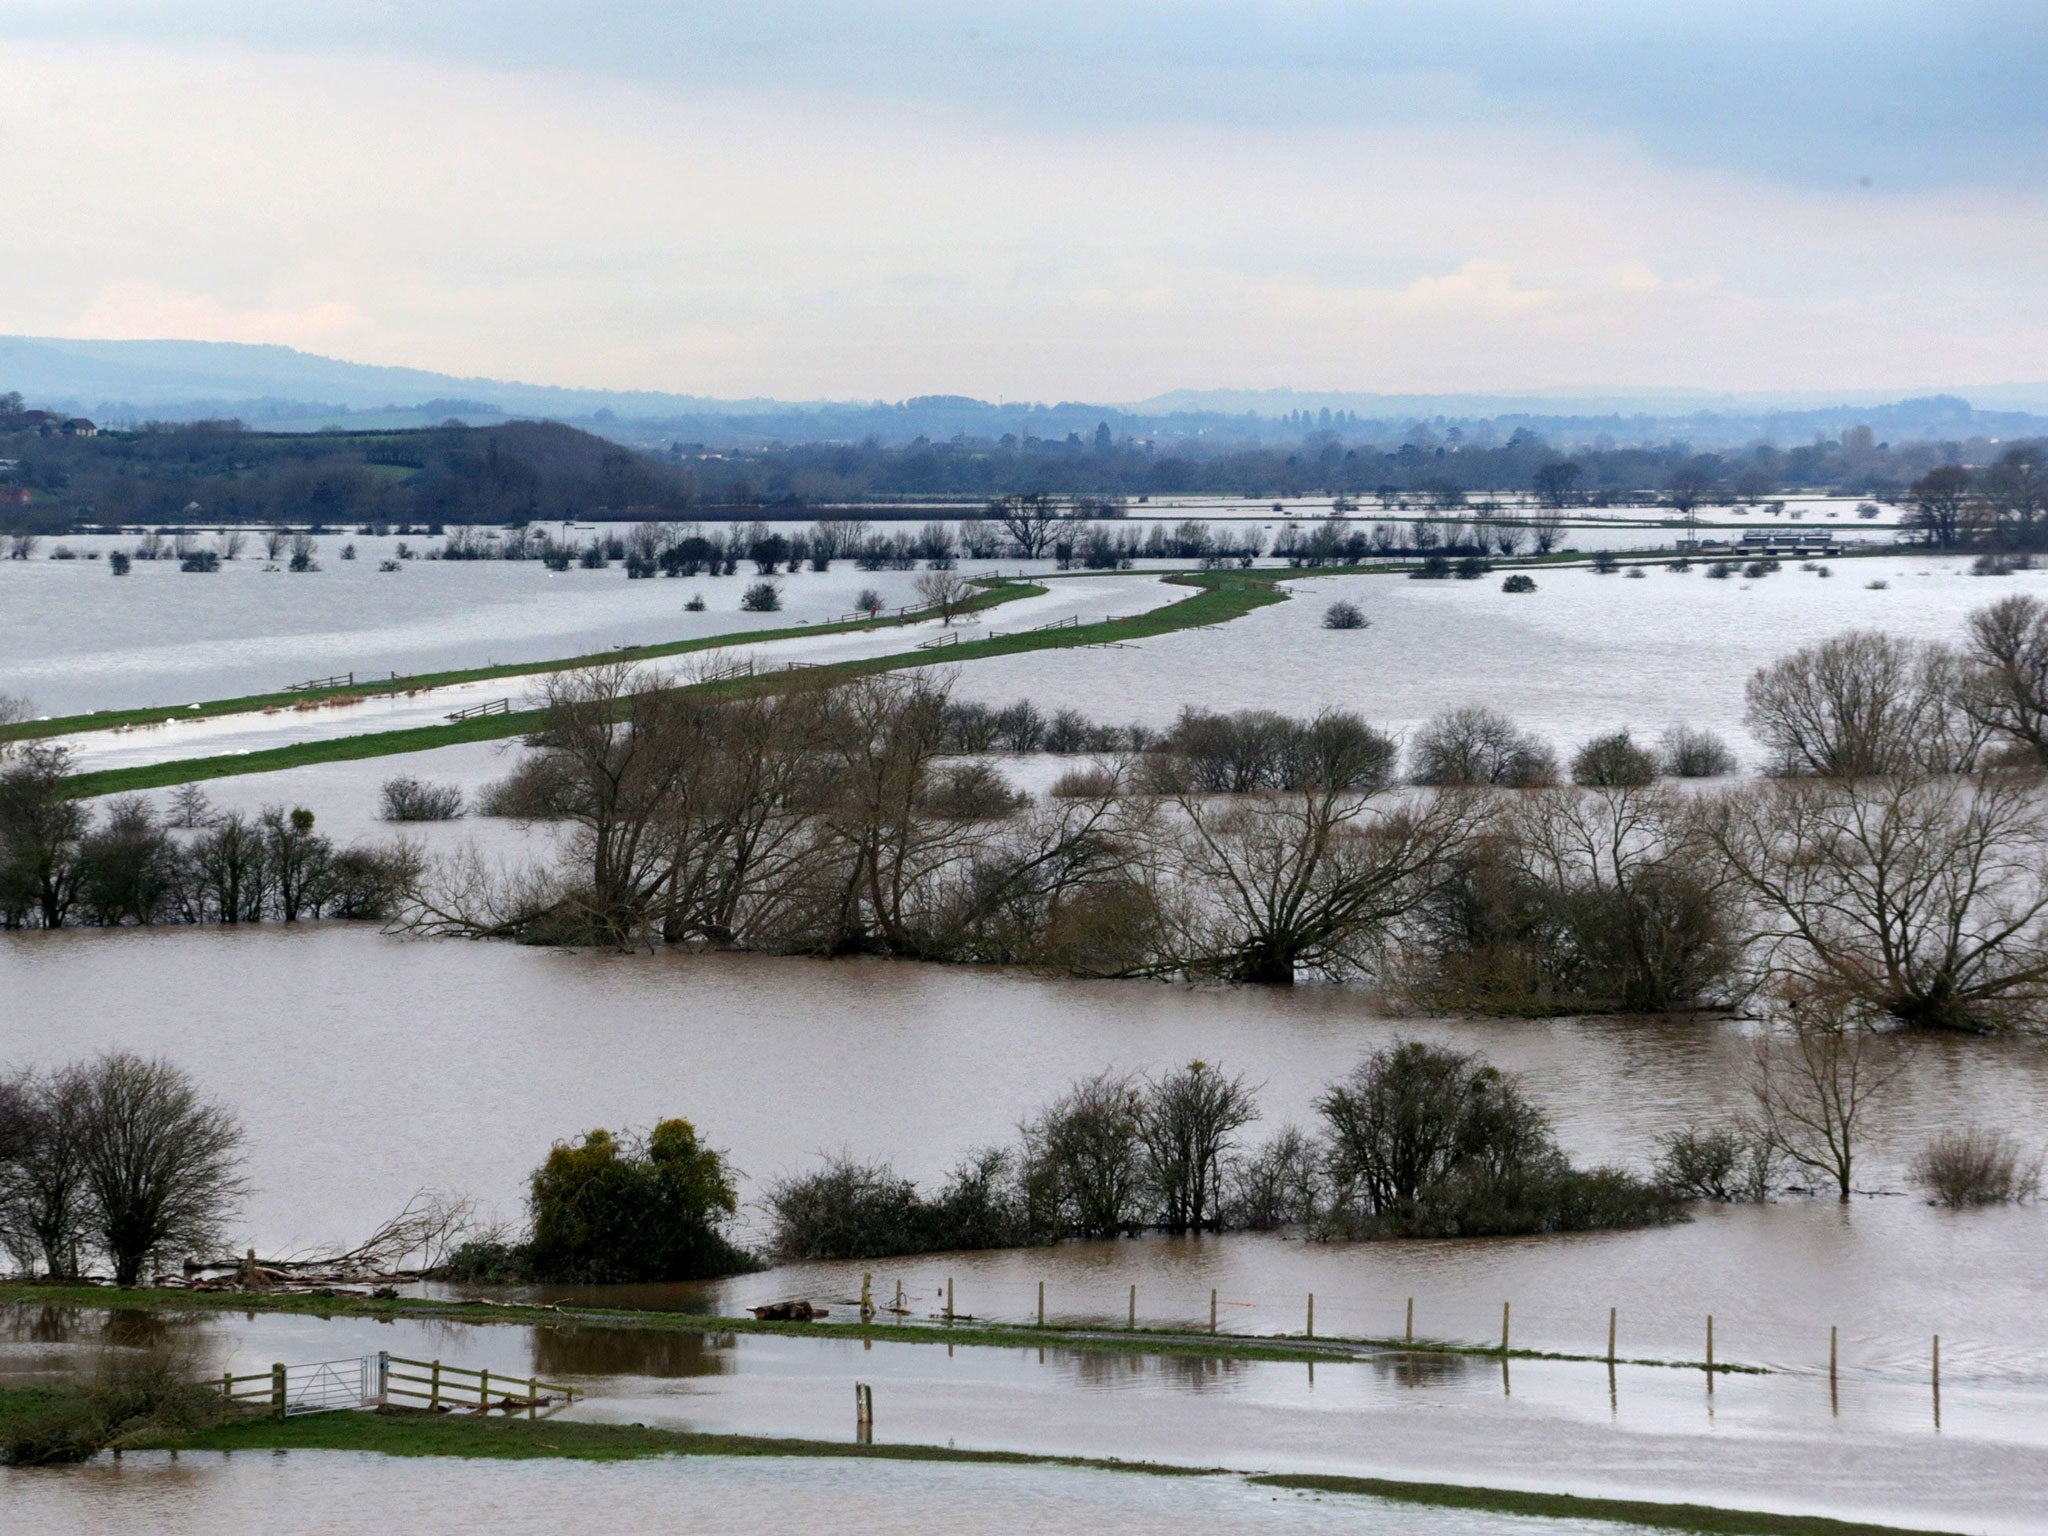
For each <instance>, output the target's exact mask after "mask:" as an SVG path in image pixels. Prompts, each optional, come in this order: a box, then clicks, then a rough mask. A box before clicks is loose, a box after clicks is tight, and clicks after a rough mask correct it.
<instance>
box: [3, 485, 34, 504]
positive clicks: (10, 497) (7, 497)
mask: <svg viewBox="0 0 2048 1536" xmlns="http://www.w3.org/2000/svg"><path fill="white" fill-rule="evenodd" d="M28 502H29V491H28V487H27V486H25V485H0V507H25V506H27V505H28Z"/></svg>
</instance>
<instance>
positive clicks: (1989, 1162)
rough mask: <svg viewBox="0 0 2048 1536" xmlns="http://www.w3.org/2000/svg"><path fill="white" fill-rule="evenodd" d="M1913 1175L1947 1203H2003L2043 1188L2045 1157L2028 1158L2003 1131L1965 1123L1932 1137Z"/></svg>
mask: <svg viewBox="0 0 2048 1536" xmlns="http://www.w3.org/2000/svg"><path fill="white" fill-rule="evenodd" d="M1913 1177H1914V1178H1915V1179H1916V1180H1917V1181H1918V1182H1919V1184H1920V1186H1921V1188H1923V1189H1925V1190H1926V1191H1927V1192H1928V1193H1929V1194H1931V1195H1933V1196H1934V1198H1935V1200H1936V1201H1937V1202H1939V1203H1940V1204H1942V1205H1947V1206H1957V1207H1960V1206H1966V1205H2002V1204H2004V1203H2005V1202H2006V1201H2008V1200H2025V1199H2028V1198H2030V1197H2032V1196H2033V1195H2034V1194H2035V1193H2036V1192H2037V1191H2038V1190H2039V1189H2040V1185H2041V1160H2040V1159H2039V1158H2035V1159H2034V1160H2033V1161H2031V1162H2029V1161H2028V1160H2027V1159H2026V1157H2025V1155H2024V1154H2023V1153H2022V1152H2021V1150H2020V1145H2019V1142H2018V1141H2016V1140H2015V1139H2014V1138H2013V1137H2012V1136H2010V1135H2007V1134H2006V1133H2004V1132H2002V1131H1989V1130H1985V1129H1984V1128H1983V1127H1981V1126H1974V1125H1973V1126H1965V1127H1963V1128H1961V1129H1959V1130H1950V1131H1944V1132H1942V1133H1941V1134H1940V1135H1939V1136H1937V1137H1935V1138H1934V1140H1933V1141H1931V1142H1929V1143H1928V1144H1927V1146H1926V1147H1925V1148H1924V1149H1923V1150H1922V1151H1921V1153H1920V1155H1919V1156H1918V1157H1917V1158H1915V1159H1914V1160H1913Z"/></svg>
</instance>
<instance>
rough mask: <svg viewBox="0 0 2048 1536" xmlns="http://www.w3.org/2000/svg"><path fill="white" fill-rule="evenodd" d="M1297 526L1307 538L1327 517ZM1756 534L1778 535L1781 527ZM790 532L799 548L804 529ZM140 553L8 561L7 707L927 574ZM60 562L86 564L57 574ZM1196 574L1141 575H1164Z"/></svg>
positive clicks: (606, 643)
mask: <svg viewBox="0 0 2048 1536" xmlns="http://www.w3.org/2000/svg"><path fill="white" fill-rule="evenodd" d="M1214 510H1215V513H1216V515H1217V520H1218V522H1219V523H1222V524H1227V523H1229V522H1231V521H1233V520H1236V519H1233V518H1232V517H1231V515H1230V513H1231V511H1232V510H1233V509H1231V508H1229V507H1219V508H1217V509H1214ZM1300 510H1301V511H1302V513H1303V514H1304V516H1303V517H1298V518H1296V519H1295V521H1298V522H1299V521H1310V520H1312V518H1309V517H1307V515H1306V514H1308V513H1310V512H1312V511H1316V510H1322V509H1320V508H1314V507H1309V506H1304V507H1302V508H1301V509H1300ZM1134 512H1135V517H1136V519H1151V520H1157V519H1158V518H1160V517H1162V516H1168V515H1173V516H1181V515H1189V514H1187V513H1180V514H1168V513H1165V512H1164V511H1162V510H1159V509H1152V508H1137V509H1134ZM1195 515H1209V514H1207V513H1200V514H1195ZM1250 515H1251V516H1253V517H1256V518H1263V522H1262V524H1261V526H1262V528H1263V527H1270V528H1273V529H1275V530H1277V529H1278V528H1280V527H1281V526H1283V524H1284V523H1285V521H1286V519H1284V518H1276V517H1274V516H1273V515H1272V514H1271V513H1270V511H1264V512H1261V511H1259V510H1258V509H1251V510H1250ZM1820 515H1821V514H1819V513H1818V512H1816V513H1815V516H1816V517H1818V516H1820ZM1375 520H1376V519H1374V518H1372V517H1371V516H1370V515H1367V514H1361V515H1360V516H1359V517H1358V518H1356V519H1355V521H1357V522H1358V523H1360V524H1362V525H1363V524H1369V523H1371V522H1373V521H1375ZM1396 520H1398V519H1396ZM1756 521H1757V522H1758V525H1759V526H1765V525H1768V526H1769V527H1771V528H1773V529H1776V528H1778V527H1779V523H1778V522H1777V520H1774V519H1758V520H1756ZM1603 523H1606V524H1614V523H1615V520H1614V519H1613V518H1611V517H1609V516H1607V515H1606V514H1602V515H1601V516H1600V517H1599V519H1597V520H1596V521H1591V522H1586V523H1584V524H1583V525H1582V524H1581V523H1579V522H1578V521H1574V522H1573V523H1572V524H1571V525H1570V527H1569V531H1568V534H1567V537H1566V544H1567V545H1568V546H1569V547H1572V548H1575V549H1580V550H1584V551H1586V552H1589V553H1590V552H1591V551H1593V550H1598V549H1620V550H1627V549H1640V548H1644V547H1659V546H1668V545H1669V544H1670V543H1671V541H1672V540H1673V539H1674V538H1675V537H1677V533H1676V532H1675V531H1674V530H1671V529H1666V528H1657V527H1648V528H1636V527H1631V526H1629V525H1628V522H1627V519H1626V518H1625V517H1623V519H1622V520H1621V521H1620V522H1619V523H1618V524H1615V525H1613V526H1602V525H1601V524H1603ZM777 526H778V527H782V528H783V529H784V531H786V532H787V531H791V530H793V529H794V528H796V527H798V526H801V525H796V524H778V525H777ZM889 526H892V527H893V526H897V525H893V524H892V525H889ZM902 526H915V525H911V524H905V525H902ZM1731 526H1733V525H1731ZM1741 526H1744V527H1747V526H1748V524H1747V522H1745V523H1743V524H1742V525H1741ZM1786 526H1790V525H1789V524H1787V525H1786ZM1831 526H1834V525H1831ZM1835 531H1836V532H1837V533H1838V535H1839V536H1842V537H1844V538H1854V537H1857V536H1859V535H1862V536H1867V537H1872V538H1877V539H1880V540H1882V539H1888V537H1889V533H1888V531H1879V530H1873V529H1871V528H1870V527H1869V526H1868V525H1864V524H1860V523H1856V524H1848V523H1845V524H1841V525H1839V526H1838V527H1836V528H1835ZM586 536H587V535H584V534H581V533H578V534H576V535H574V537H577V538H582V537H586ZM135 542H136V541H135V538H134V537H133V536H123V537H113V536H102V535H79V536H66V537H64V538H61V539H58V538H52V539H48V540H45V541H44V542H43V545H42V547H41V548H40V549H39V550H38V552H37V556H36V558H34V559H30V560H22V561H16V560H8V561H0V656H4V657H5V658H6V665H5V671H4V672H0V692H7V693H12V694H19V695H23V696H26V697H27V698H29V699H30V700H31V701H32V702H33V703H34V705H35V707H36V709H37V711H38V712H39V713H42V714H49V715H64V714H74V713H83V712H85V711H88V710H96V709H120V708H131V707H140V706H150V705H174V704H187V703H191V702H193V701H194V700H200V699H213V698H232V697H237V696H240V695H244V694H250V693H268V692H272V691H275V690H276V689H279V688H282V687H284V686H286V685H287V684H290V683H295V682H301V681H304V680H306V679H309V678H315V677H328V676H334V675H339V674H341V673H345V672H355V673H356V674H358V675H359V676H363V677H380V676H383V675H385V674H386V673H389V672H393V671H396V672H402V673H411V672H428V671H439V670H444V669H449V668H457V667H472V666H481V665H490V664H497V663H507V662H521V661H533V662H540V661H548V660H553V659H555V658H557V657H561V656H573V655H579V654H588V653H593V652H598V651H603V650H606V649H609V648H612V647H616V646H625V645H647V644H656V643H659V642H663V641H673V640H684V639H691V638H694V637H698V636H704V635H712V634H722V633H727V632H731V633H735V634H740V633H744V632H745V631H747V630H751V629H775V628H784V627H788V626H793V625H797V624H800V623H818V622H821V621H824V620H829V619H832V618H836V617H839V616H840V615H842V614H844V613H846V612H847V611H848V610H850V609H851V608H852V607H853V604H854V599H855V597H856V595H857V594H858V593H859V592H860V591H861V590H862V589H863V588H873V589H874V590H875V591H877V592H878V593H880V594H881V596H882V598H883V601H884V602H885V603H887V604H889V605H891V606H894V605H897V604H902V603H910V602H913V601H914V600H915V594H914V592H913V586H914V584H915V582H916V579H917V573H915V572H912V571H862V570H859V569H857V568H856V567H855V566H854V565H853V563H852V562H851V561H846V560H841V561H839V562H837V563H836V564H835V566H834V568H833V569H832V570H831V571H829V572H822V573H820V572H810V571H805V572H799V573H795V574H788V575H783V576H779V577H777V578H776V583H777V585H778V586H779V587H780V588H781V591H782V600H783V606H782V609H781V611H779V612H777V613H746V612H743V611H741V610H740V607H739V602H740V594H741V593H742V592H743V591H744V590H745V589H746V588H747V587H748V586H749V585H751V584H752V582H753V580H755V579H756V578H754V577H752V576H751V575H747V574H742V575H739V576H734V577H689V578H682V579H677V580H669V579H665V578H655V579H653V580H647V581H633V580H629V579H627V577H626V574H625V571H624V568H623V567H622V566H620V565H613V566H611V567H610V568H608V569H605V570H595V571H587V570H583V569H581V568H574V569H571V570H567V571H559V572H558V571H550V570H548V569H547V568H546V567H545V566H543V565H542V564H541V563H540V562H539V561H537V560H525V561H498V560H475V561H438V560H420V559H414V560H408V561H405V562H403V564H402V568H401V569H400V570H398V571H394V572H386V571H382V570H380V569H379V566H380V564H381V563H382V562H383V561H384V560H386V559H387V558H391V557H392V556H394V554H395V552H396V550H397V548H398V545H399V544H400V543H405V544H408V545H409V546H410V547H411V548H412V549H413V550H414V551H415V552H419V551H422V550H425V549H430V548H433V547H435V546H436V545H437V544H438V542H439V541H437V540H431V539H422V538H417V537H415V538H411V539H406V540H400V539H398V538H396V537H388V538H377V537H373V536H371V535H367V534H363V535H356V534H343V533H335V534H323V535H321V537H320V540H319V544H320V551H319V554H318V556H317V558H318V560H319V563H320V569H318V570H317V571H312V572H304V573H298V574H294V573H292V572H289V571H285V570H282V569H279V568H277V567H276V565H275V564H273V563H272V562H267V561H265V560H264V559H263V558H262V549H261V540H260V538H258V537H253V536H252V538H251V540H250V545H249V548H248V549H247V550H245V551H244V553H243V555H242V556H241V558H239V559H237V560H234V561H230V562H226V563H224V564H223V565H222V566H221V568H220V570H219V571H217V572H215V573H213V574H210V575H203V576H202V575H192V574H188V573H186V572H183V571H180V570H179V569H178V564H177V562H176V561H175V560H159V561H138V562H136V564H135V566H134V567H133V569H132V570H131V571H130V572H129V574H128V575H127V576H125V577H122V578H120V579H118V580H116V579H112V578H110V577H109V575H108V568H107V563H106V559H105V556H106V554H107V552H108V551H110V550H114V549H130V548H132V547H133V546H134V544H135ZM201 544H202V546H203V547H211V539H210V537H205V536H202V539H201ZM60 545H61V546H63V547H65V548H68V549H70V550H71V551H72V552H73V553H74V554H75V555H77V556H79V558H75V559H69V560H53V559H50V558H47V557H48V556H49V554H50V553H51V552H52V551H54V550H55V549H56V548H58V547H59V546H60ZM344 545H353V546H354V547H355V549H356V552H357V557H356V558H355V559H353V560H344V559H342V558H341V556H340V552H341V549H342V547H343V546H344ZM87 554H94V555H97V556H98V557H99V558H96V559H88V558H84V556H86V555H87ZM1268 563H1271V562H1268ZM1185 564H1186V562H1185V561H1143V562H1140V565H1141V566H1142V567H1156V568H1168V567H1176V566H1184V565H1185ZM266 565H269V566H270V567H271V568H270V569H267V570H266V569H265V567H266ZM959 569H960V571H961V573H962V574H964V575H969V576H972V575H978V574H983V573H985V572H989V571H995V570H1001V571H1006V572H1010V573H1017V572H1020V571H1023V570H1026V569H1029V570H1031V571H1033V572H1036V573H1046V574H1049V573H1051V572H1052V571H1053V569H1054V566H1053V563H1052V562H1051V561H1038V562H1030V563H1026V562H1020V561H1018V560H1017V559H1015V558H1010V559H1006V560H1001V561H971V560H964V561H962V562H961V563H960V566H959ZM1483 585H1488V586H1492V585H1497V583H1483ZM692 596H701V597H702V598H703V599H704V601H705V604H706V608H705V611H703V612H701V613H691V612H688V611H686V610H685V609H684V607H683V605H684V603H685V602H686V601H687V600H688V599H689V598H691V597H692Z"/></svg>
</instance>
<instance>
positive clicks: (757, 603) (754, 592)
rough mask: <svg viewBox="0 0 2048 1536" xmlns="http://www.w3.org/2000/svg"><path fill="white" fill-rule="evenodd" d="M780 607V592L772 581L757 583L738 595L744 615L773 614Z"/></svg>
mask: <svg viewBox="0 0 2048 1536" xmlns="http://www.w3.org/2000/svg"><path fill="white" fill-rule="evenodd" d="M781 607H782V590H781V589H780V588H779V587H777V586H776V585H775V583H774V582H772V581H757V582H755V583H754V584H753V585H752V586H750V587H748V588H747V590H746V591H745V592H743V593H741V594H740V608H741V610H742V611H743V612H746V613H774V612H776V611H777V610H779V609H780V608H781Z"/></svg>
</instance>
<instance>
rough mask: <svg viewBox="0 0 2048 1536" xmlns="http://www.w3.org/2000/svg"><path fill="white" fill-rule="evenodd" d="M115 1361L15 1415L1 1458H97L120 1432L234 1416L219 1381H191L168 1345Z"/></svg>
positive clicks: (27, 1461)
mask: <svg viewBox="0 0 2048 1536" xmlns="http://www.w3.org/2000/svg"><path fill="white" fill-rule="evenodd" d="M114 1358H115V1360H116V1362H117V1363H115V1364H113V1365H111V1366H110V1367H109V1368H108V1369H107V1370H106V1372H105V1374H103V1376H102V1377H101V1379H100V1380H99V1381H98V1382H97V1383H96V1384H95V1385H94V1386H92V1387H91V1388H89V1389H88V1390H86V1391H84V1392H64V1393H50V1394H48V1405H47V1406H46V1407H44V1408H43V1409H42V1410H41V1411H40V1412H32V1413H30V1414H28V1415H25V1416H24V1417H22V1418H20V1419H17V1420H15V1421H14V1422H13V1423H11V1424H10V1425H9V1426H8V1428H7V1431H6V1435H5V1438H4V1439H0V1466H9V1467H48V1466H58V1465H63V1464H66V1463H73V1462H81V1461H90V1460H91V1459H92V1458H93V1457H94V1456H96V1455H98V1454H99V1453H100V1452H101V1451H102V1450H104V1449H105V1448H106V1447H107V1446H109V1445H111V1444H113V1443H114V1442H115V1441H116V1440H121V1439H126V1438H131V1437H135V1436H139V1435H143V1434H176V1433H182V1432H189V1431H191V1430H195V1429H203V1428H205V1427H206V1426H208V1425H211V1424H217V1423H219V1422H220V1421H221V1420H222V1419H223V1418H225V1417H226V1416H227V1413H228V1405H227V1404H226V1403H225V1402H224V1401H223V1400H222V1398H221V1395H220V1389H219V1387H218V1386H216V1385H207V1386H201V1385H199V1384H198V1383H196V1382H194V1381H192V1380H191V1379H190V1377H191V1374H192V1373H191V1370H190V1368H189V1367H188V1365H187V1364H186V1362H184V1361H182V1360H180V1359H178V1358H176V1357H175V1356H173V1355H171V1354H169V1353H167V1352H166V1353H151V1354H149V1355H146V1356H144V1357H142V1358H141V1359H139V1360H134V1359H122V1358H120V1357H119V1356H116V1357H114Z"/></svg>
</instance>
